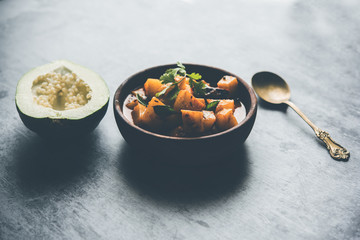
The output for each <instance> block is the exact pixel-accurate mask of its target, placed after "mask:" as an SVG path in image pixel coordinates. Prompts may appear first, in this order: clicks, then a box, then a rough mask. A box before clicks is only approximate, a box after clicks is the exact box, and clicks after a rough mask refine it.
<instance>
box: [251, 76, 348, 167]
mask: <svg viewBox="0 0 360 240" xmlns="http://www.w3.org/2000/svg"><path fill="white" fill-rule="evenodd" d="M252 86H253V88H254V90H255V92H256V93H257V95H258V96H259V97H260V98H262V99H263V100H264V101H266V102H269V103H273V104H281V103H285V104H287V105H288V106H290V107H291V108H292V109H294V111H295V112H296V113H297V114H299V116H300V117H301V118H302V119H304V120H305V122H306V123H307V124H309V126H310V127H311V128H312V129H313V130H314V132H315V134H316V136H317V137H318V138H319V139H321V140H322V141H323V142H324V143H325V145H326V147H327V149H328V150H329V152H330V155H331V157H332V158H334V159H335V160H342V161H347V160H348V159H349V157H350V152H349V151H348V150H346V148H344V147H342V146H341V145H340V144H338V143H336V142H335V141H334V140H332V138H331V137H330V135H329V133H327V132H325V131H323V130H321V129H320V128H318V127H317V126H315V124H314V123H312V122H311V121H310V120H309V119H308V118H307V117H306V116H305V114H304V113H302V112H301V111H300V109H299V108H298V107H297V106H295V104H294V103H292V102H290V101H289V99H290V88H289V86H288V85H287V83H286V82H285V80H283V79H282V78H281V77H279V76H278V75H276V74H274V73H271V72H259V73H256V74H255V75H254V76H253V77H252Z"/></svg>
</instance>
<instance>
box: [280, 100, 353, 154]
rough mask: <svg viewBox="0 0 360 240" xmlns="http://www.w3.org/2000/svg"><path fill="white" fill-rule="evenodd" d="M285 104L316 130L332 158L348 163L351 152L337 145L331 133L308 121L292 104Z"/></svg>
mask: <svg viewBox="0 0 360 240" xmlns="http://www.w3.org/2000/svg"><path fill="white" fill-rule="evenodd" d="M284 103H285V104H287V105H289V106H290V107H291V108H292V109H294V111H295V112H296V113H297V114H298V115H299V116H300V117H301V118H302V119H304V121H305V122H306V123H307V124H309V126H310V127H311V128H312V129H313V130H314V132H315V134H316V136H317V137H318V138H319V139H320V140H322V141H323V142H324V143H325V145H326V148H327V149H328V150H329V153H330V156H331V157H332V158H333V159H335V160H342V161H347V160H348V159H349V158H350V152H349V151H348V150H346V148H344V147H343V146H341V145H340V144H338V143H336V142H335V141H334V140H333V139H332V138H331V137H330V135H329V133H327V132H325V131H323V130H321V129H320V128H318V127H317V126H316V125H315V124H314V123H313V122H311V121H310V119H308V118H307V117H306V116H305V114H304V113H303V112H301V111H300V109H299V108H298V107H297V106H296V105H295V104H294V103H292V102H290V101H284Z"/></svg>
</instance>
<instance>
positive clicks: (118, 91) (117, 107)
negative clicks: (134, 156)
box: [113, 63, 257, 141]
mask: <svg viewBox="0 0 360 240" xmlns="http://www.w3.org/2000/svg"><path fill="white" fill-rule="evenodd" d="M182 64H183V65H185V66H186V65H192V66H195V67H205V68H212V69H215V70H219V71H222V72H226V73H228V74H229V75H230V76H234V77H236V78H237V80H238V81H239V82H240V83H241V84H242V85H243V86H244V87H245V88H246V90H247V92H248V93H249V95H250V109H249V110H248V111H247V113H246V117H245V118H244V119H243V120H242V121H241V122H240V123H238V125H236V126H234V127H232V128H229V129H227V130H224V131H221V132H218V133H214V134H210V135H204V136H198V137H173V136H167V135H163V134H159V133H155V132H151V131H149V130H146V129H143V128H141V127H139V126H137V125H135V124H134V123H132V122H131V121H130V120H129V119H127V118H126V116H125V115H124V113H123V110H122V106H120V101H119V100H118V99H119V97H120V95H121V94H122V89H123V87H124V86H125V85H126V84H127V83H128V82H129V81H131V79H133V78H134V77H135V76H136V75H139V74H141V73H144V72H147V71H150V70H153V69H156V68H165V67H172V66H174V65H175V64H163V65H158V66H154V67H149V68H146V69H144V70H141V71H139V72H136V73H134V74H132V75H131V76H129V77H128V78H126V79H125V80H124V81H123V82H122V83H121V84H120V86H119V87H118V88H117V89H116V91H115V94H114V100H113V108H114V110H115V112H116V113H117V114H118V115H119V116H120V117H121V118H122V119H123V120H124V121H125V122H126V123H127V125H129V127H132V128H135V129H136V130H137V131H140V132H142V133H144V134H147V135H152V136H155V137H159V138H163V139H169V140H182V141H184V140H185V141H193V140H201V139H209V138H215V137H218V136H221V135H225V134H227V133H229V132H232V131H235V130H236V129H238V128H240V127H241V126H242V125H244V124H245V123H246V122H248V121H249V120H250V119H251V118H252V117H253V116H254V114H256V109H257V97H256V95H255V92H254V90H253V89H252V88H251V87H250V85H249V84H248V83H246V82H245V81H244V80H243V79H242V78H240V77H239V76H237V75H236V74H233V73H230V72H229V71H226V70H224V69H221V68H218V67H213V66H209V65H203V64H195V63H182ZM126 94H128V93H126Z"/></svg>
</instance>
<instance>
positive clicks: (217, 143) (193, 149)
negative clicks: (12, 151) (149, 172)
mask: <svg viewBox="0 0 360 240" xmlns="http://www.w3.org/2000/svg"><path fill="white" fill-rule="evenodd" d="M184 65H185V67H186V71H187V72H190V73H191V72H196V73H200V74H201V75H202V76H203V79H206V81H207V82H209V83H210V84H211V86H216V83H217V81H218V80H220V79H221V78H222V77H223V76H224V75H231V76H235V77H236V78H237V79H238V81H239V85H238V86H239V98H240V100H241V102H242V103H243V104H244V106H245V108H246V117H245V119H244V120H243V121H242V122H240V123H239V124H238V125H237V126H235V127H233V128H231V129H228V130H226V131H223V132H219V133H216V134H211V135H207V136H201V137H170V136H166V135H161V134H158V133H154V132H151V131H148V130H145V129H143V128H141V127H138V126H136V125H135V124H133V123H132V122H131V121H129V120H128V119H127V118H126V117H125V115H124V113H123V104H124V101H125V99H126V97H127V96H128V94H130V92H131V91H132V90H134V89H136V88H138V87H140V86H143V84H144V83H145V81H146V80H147V78H159V77H160V76H161V75H162V74H163V73H164V72H165V70H166V69H168V68H174V67H176V65H162V66H157V67H152V68H148V69H145V70H143V71H141V72H138V73H136V74H134V75H132V76H131V77H129V78H128V79H126V80H125V81H124V82H123V83H122V84H121V85H120V86H119V88H118V89H117V90H116V92H115V96H114V115H115V119H116V123H117V125H118V127H119V130H120V132H121V134H122V135H123V137H124V139H125V140H126V142H128V143H129V144H130V145H131V146H132V147H134V148H136V149H137V150H136V151H138V152H140V153H143V154H145V156H148V157H149V159H151V158H156V159H161V160H163V161H165V162H169V163H176V164H207V163H210V162H214V161H217V160H219V161H224V160H225V159H226V156H228V155H229V154H231V153H232V152H233V151H234V150H236V148H238V147H239V146H240V145H241V144H242V143H243V142H244V141H245V140H246V138H247V137H248V136H249V134H250V132H251V129H252V127H253V125H254V121H255V118H256V111H257V98H256V95H255V93H254V90H253V89H252V88H251V87H250V86H249V85H248V84H247V83H246V82H245V81H244V80H242V79H241V78H240V77H238V76H237V75H235V74H233V73H230V72H227V71H225V70H222V69H219V68H215V67H209V66H204V65H198V64H184Z"/></svg>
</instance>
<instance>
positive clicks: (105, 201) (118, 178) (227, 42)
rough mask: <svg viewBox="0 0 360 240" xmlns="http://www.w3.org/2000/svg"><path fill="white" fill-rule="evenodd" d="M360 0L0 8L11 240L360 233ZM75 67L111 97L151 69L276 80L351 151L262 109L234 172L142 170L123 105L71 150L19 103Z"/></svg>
mask: <svg viewBox="0 0 360 240" xmlns="http://www.w3.org/2000/svg"><path fill="white" fill-rule="evenodd" d="M359 12H360V3H359V2H358V1H355V0H354V1H335V0H330V1H325V0H320V1H280V0H277V1H265V0H263V1H235V0H234V1H227V0H226V1H205V0H183V1H166V0H154V1H145V0H137V1H115V0H109V1H70V0H64V1H45V0H38V1H20V0H11V1H10V0H2V1H0V135H1V137H0V239H359V238H360V201H359V198H360V184H359V180H360V175H359V174H360V165H359V154H360V147H359V146H360V145H359V138H358V137H359V133H360V128H359V120H360V107H359V106H360V91H359V90H360V81H359V76H360V70H359V63H360V58H359V57H360V54H359V52H360V45H359V42H360V14H359ZM56 59H68V60H71V61H73V62H76V63H78V64H81V65H84V66H87V67H88V68H91V69H93V70H94V71H96V72H97V73H99V74H100V75H101V76H102V77H103V78H104V79H105V80H106V82H107V83H108V86H109V88H110V92H111V100H110V101H112V96H113V94H114V92H115V90H116V88H117V86H118V85H119V84H120V83H121V82H122V81H123V80H124V79H125V78H127V77H128V76H130V75H131V74H133V73H135V72H137V71H140V70H142V69H144V68H147V67H151V66H155V65H159V64H168V63H175V62H176V61H182V62H192V63H199V64H206V65H212V66H216V67H220V68H223V69H226V70H228V71H230V72H233V73H236V74H237V75H240V76H241V77H243V78H244V79H245V80H246V81H247V82H248V83H250V81H251V77H252V75H253V74H254V73H256V72H258V71H262V70H268V71H273V72H276V73H278V74H279V75H281V76H282V77H283V78H284V79H286V80H287V81H288V83H289V84H290V86H291V90H292V100H293V101H294V102H295V104H297V105H298V106H299V107H300V108H301V109H302V110H303V112H305V113H306V114H307V115H308V116H309V118H310V119H311V120H312V121H313V122H314V123H315V124H317V125H318V126H319V127H320V128H322V129H323V130H326V131H328V132H329V133H330V134H331V136H332V137H333V138H334V139H335V140H336V141H338V142H339V143H340V144H342V145H344V146H345V147H347V148H348V149H349V150H350V152H351V158H350V161H349V162H345V163H344V162H337V161H334V160H332V159H331V158H330V156H329V154H328V153H327V150H326V149H325V148H324V146H323V145H322V144H321V143H320V142H319V141H318V140H317V139H316V138H315V136H314V134H313V132H312V130H311V129H310V128H309V127H308V126H307V125H306V123H305V122H303V121H302V120H301V119H300V118H299V117H298V116H297V115H296V113H295V112H293V111H292V110H291V109H286V108H272V107H270V106H268V105H266V104H262V103H261V104H260V105H259V109H258V116H257V119H256V122H255V126H254V129H253V131H252V133H251V134H250V136H249V138H248V140H247V141H246V142H245V144H244V145H243V146H239V149H238V150H237V153H236V154H235V155H234V156H233V157H232V159H230V160H229V161H225V160H224V162H228V163H226V164H220V165H218V166H208V167H200V168H192V169H183V168H176V167H175V168H174V167H169V166H162V165H157V164H152V163H151V162H149V161H146V162H142V161H139V157H138V155H137V154H136V153H134V152H133V151H132V149H131V148H130V147H129V146H128V145H127V144H126V142H125V141H124V139H123V138H122V136H121V134H120V133H119V131H118V130H117V127H116V124H115V121H114V116H113V112H112V102H111V104H110V106H109V109H108V112H107V114H106V116H105V118H104V119H103V121H102V122H101V123H100V125H99V127H98V128H97V129H96V130H95V131H94V132H93V133H92V134H91V135H90V136H89V137H87V138H86V139H84V140H83V141H81V142H78V143H77V142H76V143H74V146H72V147H69V146H68V145H67V146H66V147H64V146H63V145H61V144H57V143H52V142H45V141H44V140H42V139H40V138H39V137H38V136H37V135H36V134H34V133H32V132H31V131H29V130H28V129H27V128H26V127H25V126H24V125H23V124H22V122H21V120H20V118H19V117H18V114H17V112H16V109H15V104H14V99H15V89H16V84H17V81H18V80H19V79H20V77H21V76H22V75H23V74H24V73H26V72H27V71H29V70H30V69H31V68H34V67H36V66H38V65H42V64H45V63H48V62H50V61H53V60H56Z"/></svg>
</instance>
